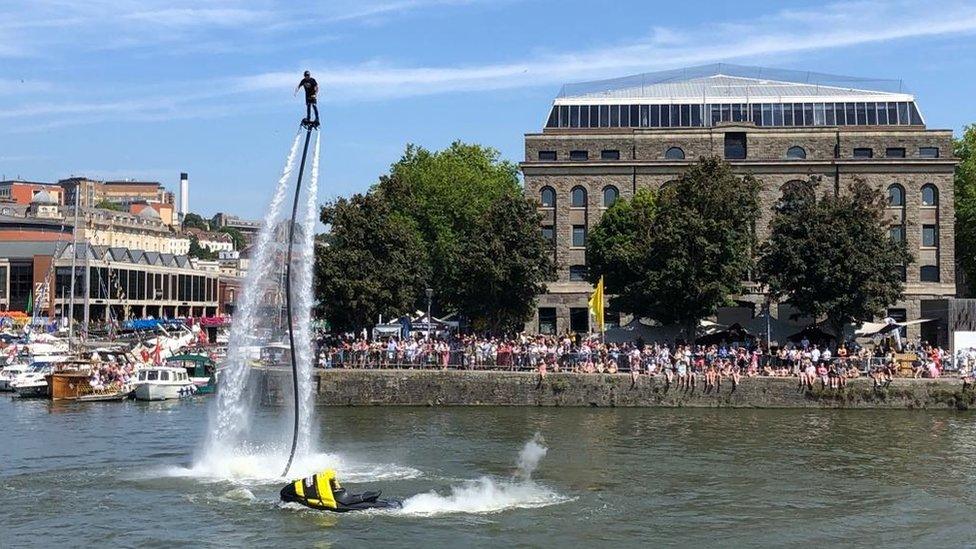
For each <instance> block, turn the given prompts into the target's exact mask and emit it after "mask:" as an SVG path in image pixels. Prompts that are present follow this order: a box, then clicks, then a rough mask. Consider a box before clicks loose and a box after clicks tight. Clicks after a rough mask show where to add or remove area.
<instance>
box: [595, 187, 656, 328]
mask: <svg viewBox="0 0 976 549" xmlns="http://www.w3.org/2000/svg"><path fill="white" fill-rule="evenodd" d="M656 210H657V193H656V192H655V191H653V190H651V189H640V190H638V191H637V193H636V194H635V195H634V197H633V198H632V199H626V198H619V199H618V200H617V201H616V202H615V203H614V204H613V205H612V206H610V207H609V208H608V209H607V211H606V212H604V213H603V217H601V218H600V222H599V223H597V224H596V225H595V226H594V227H593V228H592V229H591V230H590V233H589V234H588V235H587V237H586V262H587V272H588V278H589V280H590V282H592V283H594V284H596V283H597V281H599V280H600V276H603V277H604V284H605V286H606V288H608V290H607V291H608V292H610V293H618V292H622V293H619V295H618V296H617V297H616V298H615V299H614V300H612V301H613V306H614V308H617V309H620V310H624V311H634V310H635V309H636V308H635V304H634V303H630V302H629V299H631V298H632V297H633V294H632V292H623V291H622V289H623V288H626V287H627V286H628V285H630V284H632V283H634V282H636V281H638V280H639V279H640V272H641V268H642V265H643V263H644V259H645V257H646V255H647V246H648V243H649V242H650V241H651V235H652V234H653V229H652V227H653V223H654V214H655V212H656Z"/></svg>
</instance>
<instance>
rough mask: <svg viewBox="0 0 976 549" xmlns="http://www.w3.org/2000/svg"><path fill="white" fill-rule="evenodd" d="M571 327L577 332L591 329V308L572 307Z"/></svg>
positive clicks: (583, 332)
mask: <svg viewBox="0 0 976 549" xmlns="http://www.w3.org/2000/svg"><path fill="white" fill-rule="evenodd" d="M569 329H570V330H571V331H573V332H575V333H577V334H585V333H588V332H589V331H590V309H589V308H587V307H570V309H569Z"/></svg>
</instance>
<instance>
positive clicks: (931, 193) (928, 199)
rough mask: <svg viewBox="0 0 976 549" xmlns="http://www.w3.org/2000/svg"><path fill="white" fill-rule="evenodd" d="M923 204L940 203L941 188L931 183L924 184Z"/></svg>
mask: <svg viewBox="0 0 976 549" xmlns="http://www.w3.org/2000/svg"><path fill="white" fill-rule="evenodd" d="M922 205H923V206H938V205H939V189H936V188H935V185H933V184H931V183H929V184H928V185H924V186H922Z"/></svg>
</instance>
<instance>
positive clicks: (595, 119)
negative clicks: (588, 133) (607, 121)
mask: <svg viewBox="0 0 976 549" xmlns="http://www.w3.org/2000/svg"><path fill="white" fill-rule="evenodd" d="M590 127H591V128H599V127H600V106H599V105H590Z"/></svg>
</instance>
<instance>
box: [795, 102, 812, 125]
mask: <svg viewBox="0 0 976 549" xmlns="http://www.w3.org/2000/svg"><path fill="white" fill-rule="evenodd" d="M811 118H812V117H811ZM805 124H806V122H805V121H804V118H803V103H793V125H794V126H803V125H805Z"/></svg>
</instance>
